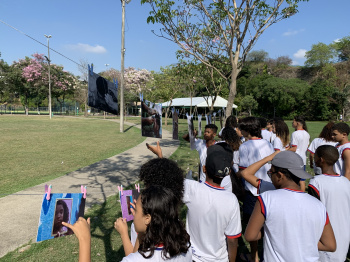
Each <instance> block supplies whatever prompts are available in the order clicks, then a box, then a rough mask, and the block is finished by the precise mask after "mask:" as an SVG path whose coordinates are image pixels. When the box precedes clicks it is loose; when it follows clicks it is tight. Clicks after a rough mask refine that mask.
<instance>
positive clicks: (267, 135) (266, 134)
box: [261, 129, 271, 142]
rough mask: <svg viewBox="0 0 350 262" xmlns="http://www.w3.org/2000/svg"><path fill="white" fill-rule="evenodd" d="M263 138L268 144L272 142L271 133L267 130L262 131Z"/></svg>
mask: <svg viewBox="0 0 350 262" xmlns="http://www.w3.org/2000/svg"><path fill="white" fill-rule="evenodd" d="M261 136H262V138H263V139H265V140H266V141H267V142H270V141H271V132H270V131H268V130H266V129H261Z"/></svg>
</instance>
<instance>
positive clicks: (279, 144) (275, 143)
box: [272, 136, 289, 151]
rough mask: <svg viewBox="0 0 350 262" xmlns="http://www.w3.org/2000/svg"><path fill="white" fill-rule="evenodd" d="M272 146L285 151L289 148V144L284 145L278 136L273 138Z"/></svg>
mask: <svg viewBox="0 0 350 262" xmlns="http://www.w3.org/2000/svg"><path fill="white" fill-rule="evenodd" d="M272 146H273V149H274V150H275V151H285V150H287V149H288V148H289V145H286V146H284V145H283V143H282V140H281V139H280V138H279V137H278V136H276V138H275V139H274V140H273V142H272Z"/></svg>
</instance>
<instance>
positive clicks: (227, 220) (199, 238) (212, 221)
mask: <svg viewBox="0 0 350 262" xmlns="http://www.w3.org/2000/svg"><path fill="white" fill-rule="evenodd" d="M183 201H184V203H185V204H186V206H187V207H188V211H187V217H186V230H187V232H188V233H189V235H190V238H191V248H192V259H193V260H194V261H210V262H214V261H222V262H224V261H225V262H226V261H228V251H227V246H226V238H238V237H240V236H241V231H242V227H241V216H240V210H239V204H238V200H237V198H236V196H235V195H234V194H232V192H228V191H226V190H225V189H224V188H223V187H217V186H214V185H211V184H209V183H208V182H205V183H198V182H196V181H193V180H188V179H185V192H184V197H183Z"/></svg>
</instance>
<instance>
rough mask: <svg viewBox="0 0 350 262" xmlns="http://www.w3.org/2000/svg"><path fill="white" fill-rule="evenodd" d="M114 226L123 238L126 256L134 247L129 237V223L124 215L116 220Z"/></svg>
mask: <svg viewBox="0 0 350 262" xmlns="http://www.w3.org/2000/svg"><path fill="white" fill-rule="evenodd" d="M114 228H115V229H116V230H117V231H118V233H119V234H120V238H121V239H122V243H123V247H124V253H125V256H128V255H129V254H131V253H133V251H134V247H133V245H132V243H131V241H130V238H129V232H128V224H127V223H126V219H125V218H122V217H120V218H118V219H117V220H116V221H115V222H114Z"/></svg>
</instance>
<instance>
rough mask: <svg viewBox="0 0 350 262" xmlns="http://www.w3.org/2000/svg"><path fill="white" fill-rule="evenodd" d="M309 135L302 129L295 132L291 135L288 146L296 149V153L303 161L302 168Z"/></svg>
mask: <svg viewBox="0 0 350 262" xmlns="http://www.w3.org/2000/svg"><path fill="white" fill-rule="evenodd" d="M309 142H310V135H309V133H308V132H306V131H305V130H304V129H301V130H296V131H294V132H293V133H292V138H291V141H290V144H291V146H292V147H295V146H296V147H297V151H296V152H295V153H297V154H298V155H299V156H301V158H302V159H303V162H304V166H305V165H306V151H307V147H308V146H309Z"/></svg>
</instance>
